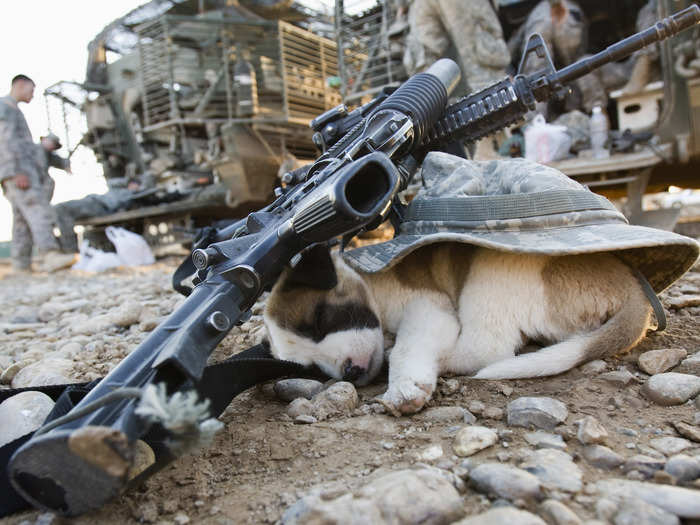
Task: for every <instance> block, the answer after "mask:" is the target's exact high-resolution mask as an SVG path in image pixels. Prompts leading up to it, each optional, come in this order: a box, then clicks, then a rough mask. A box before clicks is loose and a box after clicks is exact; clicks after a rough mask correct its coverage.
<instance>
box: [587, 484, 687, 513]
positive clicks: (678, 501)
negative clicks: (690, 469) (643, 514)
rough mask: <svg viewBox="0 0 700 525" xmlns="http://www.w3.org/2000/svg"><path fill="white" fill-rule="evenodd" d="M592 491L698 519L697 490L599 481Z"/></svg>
mask: <svg viewBox="0 0 700 525" xmlns="http://www.w3.org/2000/svg"><path fill="white" fill-rule="evenodd" d="M594 489H595V490H596V491H597V492H598V494H605V496H606V497H607V498H611V499H617V500H621V499H624V498H639V499H641V500H644V501H646V502H647V503H649V504H651V505H656V506H657V507H660V508H662V509H664V510H665V511H667V512H670V513H672V514H675V515H676V516H680V517H682V518H700V498H698V491H697V490H692V489H686V488H681V487H672V486H669V485H657V484H656V483H648V482H645V481H629V480H624V479H607V480H601V481H598V482H596V483H595V485H594Z"/></svg>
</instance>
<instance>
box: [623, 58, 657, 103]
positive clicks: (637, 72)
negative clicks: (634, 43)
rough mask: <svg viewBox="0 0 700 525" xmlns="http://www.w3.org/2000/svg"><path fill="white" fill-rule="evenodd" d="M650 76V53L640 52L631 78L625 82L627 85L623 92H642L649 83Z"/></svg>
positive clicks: (631, 93) (629, 93) (632, 93)
mask: <svg viewBox="0 0 700 525" xmlns="http://www.w3.org/2000/svg"><path fill="white" fill-rule="evenodd" d="M650 76H651V57H650V56H649V55H648V54H640V55H639V56H638V57H637V60H636V62H635V63H634V67H633V68H632V73H631V74H630V79H629V80H628V81H627V84H625V87H623V88H622V92H623V93H624V94H626V95H634V94H635V93H641V91H642V90H643V89H644V86H646V85H647V84H648V83H649V78H650Z"/></svg>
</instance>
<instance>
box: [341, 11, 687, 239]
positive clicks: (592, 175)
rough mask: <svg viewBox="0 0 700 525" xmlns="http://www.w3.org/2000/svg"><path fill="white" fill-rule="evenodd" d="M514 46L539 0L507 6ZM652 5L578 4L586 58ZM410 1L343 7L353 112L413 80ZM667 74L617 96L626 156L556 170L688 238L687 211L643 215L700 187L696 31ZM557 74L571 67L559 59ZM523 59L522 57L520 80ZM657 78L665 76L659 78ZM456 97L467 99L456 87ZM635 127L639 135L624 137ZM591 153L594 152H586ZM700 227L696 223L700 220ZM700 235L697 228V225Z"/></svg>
mask: <svg viewBox="0 0 700 525" xmlns="http://www.w3.org/2000/svg"><path fill="white" fill-rule="evenodd" d="M496 3H497V4H498V7H499V13H498V16H499V19H500V20H501V24H502V27H503V30H504V36H505V38H506V39H508V38H510V37H511V35H513V34H514V33H515V32H516V31H517V29H518V28H519V27H520V26H521V24H522V23H523V22H524V21H525V19H526V18H527V16H528V15H529V13H530V12H531V11H532V9H533V8H534V7H535V5H537V4H538V3H539V0H498V1H497V2H496ZM647 3H648V2H647V0H622V1H619V2H610V1H608V0H586V1H579V2H578V4H579V5H580V7H581V10H582V13H575V15H576V16H579V15H580V16H582V17H583V18H584V19H585V22H586V23H587V27H588V39H587V42H585V43H584V45H585V48H584V49H582V51H584V52H587V53H595V52H598V51H600V50H602V49H604V48H605V47H606V46H608V45H610V44H611V43H613V42H614V41H616V40H619V39H621V38H624V37H625V36H628V35H630V34H632V33H634V32H635V31H636V28H635V22H636V19H637V15H638V13H639V11H640V10H641V9H642V8H643V7H644V6H645V5H646V4H647ZM692 3H693V2H691V1H690V0H680V1H678V0H658V1H657V2H656V12H655V13H654V18H655V19H660V18H664V17H666V16H668V15H669V14H670V13H672V12H676V11H678V10H680V9H682V8H684V7H687V6H688V5H690V4H692ZM407 4H408V2H405V1H404V0H383V1H367V0H336V3H335V24H336V29H337V36H338V47H339V49H342V50H343V53H341V55H340V57H339V64H340V66H341V69H340V76H341V82H342V86H341V94H342V95H343V100H344V101H345V102H346V103H347V104H348V105H354V104H358V103H361V102H364V101H366V100H367V99H368V98H370V97H371V96H373V95H374V94H376V93H377V92H378V91H379V90H381V89H382V88H384V86H386V85H399V84H400V83H401V82H402V81H403V80H405V79H406V78H407V76H408V75H407V72H406V71H405V70H404V66H403V62H402V57H403V49H404V45H405V44H404V42H405V39H406V35H407V34H408V32H409V30H410V28H409V26H408V20H407V15H406V12H407V7H406V6H407ZM659 46H660V51H659V55H660V73H659V75H660V76H659V78H658V80H657V81H655V82H651V83H649V84H648V85H647V86H646V88H645V89H644V90H643V91H642V92H640V93H632V94H625V93H622V92H615V91H613V92H611V93H610V96H609V103H608V107H607V114H608V116H609V118H610V123H611V130H613V131H617V132H618V133H617V134H615V135H614V137H615V138H616V141H615V146H616V147H617V151H613V154H612V155H611V156H610V157H609V158H606V159H593V158H590V157H587V156H586V155H585V154H583V153H582V154H580V155H579V156H578V157H574V158H571V159H566V160H563V161H559V162H556V163H554V165H555V166H556V167H557V168H558V169H560V170H562V171H563V172H564V173H566V174H567V175H569V176H571V177H573V178H575V179H576V180H578V181H579V182H581V183H583V184H586V185H588V186H589V187H590V188H591V189H593V190H594V191H597V192H600V193H603V194H605V195H606V196H608V197H610V198H613V199H615V198H619V197H626V200H625V203H624V206H625V213H626V214H627V215H628V217H629V219H630V220H631V221H632V222H634V223H637V224H648V225H655V226H659V227H667V228H669V227H672V226H673V224H675V222H676V221H677V220H678V219H679V218H680V221H681V224H678V225H677V226H676V228H677V229H678V230H679V231H681V232H684V231H687V232H688V233H697V234H700V230H698V231H697V232H694V231H692V230H689V229H688V228H691V226H690V225H684V224H683V221H689V222H690V221H694V220H695V219H696V217H684V216H683V213H682V210H681V209H680V208H677V207H673V208H671V209H656V210H643V208H642V202H643V199H642V197H643V195H644V193H652V192H661V191H666V190H667V189H668V188H669V187H671V186H677V187H681V188H700V176H698V173H699V172H700V171H699V170H698V168H699V167H700V166H699V164H700V57H699V49H700V39H698V30H697V29H695V30H692V31H688V32H686V33H683V34H681V35H678V36H676V37H674V38H671V39H669V40H666V41H664V42H662V43H661V44H659ZM553 59H554V61H555V64H556V65H557V66H558V67H562V66H564V65H566V64H565V63H561V62H560V61H559V59H560V57H557V56H555V57H553ZM518 60H519V56H513V64H512V66H513V67H512V70H511V71H510V73H515V71H516V68H517V63H518ZM652 80H656V79H652ZM457 92H459V91H458V90H457ZM626 129H630V130H631V131H632V132H633V133H631V134H630V133H628V134H627V135H624V134H623V132H624V131H625V130H626ZM584 153H585V152H584ZM696 224H697V223H696ZM693 228H695V227H693Z"/></svg>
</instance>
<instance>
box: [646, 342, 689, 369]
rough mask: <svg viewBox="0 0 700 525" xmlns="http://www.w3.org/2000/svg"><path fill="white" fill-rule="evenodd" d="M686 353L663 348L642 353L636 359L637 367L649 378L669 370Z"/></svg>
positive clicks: (683, 357)
mask: <svg viewBox="0 0 700 525" xmlns="http://www.w3.org/2000/svg"><path fill="white" fill-rule="evenodd" d="M687 355H688V352H686V351H685V350H683V349H682V348H664V349H663V350H651V351H649V352H644V353H643V354H641V355H640V356H639V358H638V359H637V365H638V366H639V368H640V370H642V371H643V372H646V373H647V374H649V375H650V376H653V375H656V374H660V373H662V372H665V371H666V370H670V369H671V368H673V367H674V366H676V365H677V364H678V363H680V362H681V361H682V360H683V359H685V358H686V356H687Z"/></svg>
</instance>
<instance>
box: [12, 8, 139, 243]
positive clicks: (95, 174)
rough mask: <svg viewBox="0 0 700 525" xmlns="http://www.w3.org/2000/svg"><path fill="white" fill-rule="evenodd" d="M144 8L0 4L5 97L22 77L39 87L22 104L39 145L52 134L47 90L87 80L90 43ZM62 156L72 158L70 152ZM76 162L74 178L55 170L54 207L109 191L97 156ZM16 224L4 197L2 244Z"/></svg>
mask: <svg viewBox="0 0 700 525" xmlns="http://www.w3.org/2000/svg"><path fill="white" fill-rule="evenodd" d="M143 3H145V2H144V0H112V1H110V2H105V1H96V0H59V1H51V0H23V1H22V2H14V1H11V0H0V7H1V8H2V16H0V53H1V55H0V56H1V57H2V58H0V96H4V95H6V94H7V93H8V92H9V90H10V81H11V80H12V77H14V76H15V75H17V74H18V73H22V74H25V75H27V76H29V77H31V78H32V79H33V80H34V81H35V82H36V90H35V92H34V100H32V102H30V103H29V104H20V109H21V110H22V112H23V113H24V115H25V117H26V119H27V123H28V124H29V128H30V130H31V132H32V135H33V137H34V140H36V141H38V140H39V137H40V136H41V135H44V134H46V132H47V131H48V119H47V114H46V105H45V102H44V97H43V95H42V93H43V91H44V89H46V88H47V87H48V86H50V85H51V84H54V83H56V82H58V81H60V80H73V81H77V82H82V81H83V80H85V66H86V64H87V45H88V43H89V42H90V41H91V40H92V39H93V38H94V37H95V35H96V34H97V33H99V32H100V31H101V30H102V29H103V28H104V27H105V26H106V25H107V24H108V23H109V22H111V21H112V20H113V19H115V18H117V17H119V16H121V15H124V14H126V13H127V12H129V11H130V10H132V9H133V8H135V7H138V6H139V5H141V4H143ZM53 120H54V121H55V122H52V123H53V125H54V128H59V125H60V126H61V127H62V126H63V124H62V122H58V119H53ZM55 131H59V129H55ZM59 135H60V133H59ZM58 153H59V154H60V155H62V156H64V157H65V156H66V155H67V152H66V149H65V147H64V148H63V149H61V150H60V151H58ZM71 161H72V168H73V175H66V174H64V172H62V171H59V170H55V169H53V168H52V170H51V174H52V176H53V177H54V179H55V180H56V192H55V195H54V199H53V202H54V203H56V202H62V201H66V200H70V199H77V198H80V197H83V196H85V195H87V194H88V193H103V192H105V191H106V189H107V186H106V184H105V182H104V178H103V177H102V168H101V167H100V166H99V164H97V162H96V161H95V158H94V155H92V152H90V151H89V150H88V149H87V148H83V147H80V148H78V150H77V151H76V152H75V154H74V155H73V157H72V158H71ZM11 223H12V212H11V209H10V204H9V202H8V201H7V200H6V199H5V198H4V197H1V198H0V241H6V240H9V239H10V237H11Z"/></svg>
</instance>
